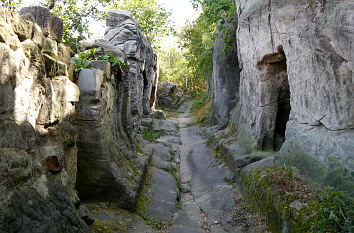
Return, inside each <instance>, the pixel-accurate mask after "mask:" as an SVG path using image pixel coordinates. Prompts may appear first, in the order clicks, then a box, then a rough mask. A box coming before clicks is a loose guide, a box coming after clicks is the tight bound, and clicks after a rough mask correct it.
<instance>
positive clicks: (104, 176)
mask: <svg viewBox="0 0 354 233" xmlns="http://www.w3.org/2000/svg"><path fill="white" fill-rule="evenodd" d="M108 64H109V63H108ZM92 65H93V67H95V66H97V65H98V64H97V63H95V64H92ZM100 66H101V67H102V65H100ZM109 67H110V66H109ZM107 73H110V71H108V72H107V71H106V73H104V72H103V71H102V70H101V69H84V70H82V71H81V72H80V76H79V83H78V85H79V88H80V102H79V104H78V105H77V124H78V128H79V137H78V149H79V152H78V179H77V189H78V192H79V196H80V198H81V199H91V200H92V199H93V200H95V199H98V200H102V199H105V200H110V201H114V202H116V203H118V206H120V207H122V208H125V209H135V206H136V201H137V198H138V195H139V193H140V191H141V190H140V188H141V185H142V182H143V177H144V175H145V169H146V166H147V164H148V159H149V158H148V157H147V156H139V157H138V156H137V155H136V149H135V146H136V143H135V140H134V139H133V138H132V137H133V134H132V133H133V132H132V131H131V130H127V128H129V127H131V126H132V123H131V121H127V119H129V116H131V113H130V111H129V110H130V109H129V105H128V109H126V108H127V106H125V105H124V102H129V100H130V98H129V96H130V95H129V94H128V95H126V93H125V91H124V89H127V90H130V82H129V80H128V79H127V76H126V75H125V74H122V73H120V74H118V75H112V76H111V77H109V76H107V75H106V74H107ZM127 110H128V111H127ZM124 113H125V114H126V115H124Z"/></svg>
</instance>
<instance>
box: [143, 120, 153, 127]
mask: <svg viewBox="0 0 354 233" xmlns="http://www.w3.org/2000/svg"><path fill="white" fill-rule="evenodd" d="M152 125H153V119H152V118H147V117H145V118H142V119H141V126H144V127H147V128H151V127H152Z"/></svg>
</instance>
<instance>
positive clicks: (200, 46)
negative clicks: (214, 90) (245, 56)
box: [179, 17, 216, 94]
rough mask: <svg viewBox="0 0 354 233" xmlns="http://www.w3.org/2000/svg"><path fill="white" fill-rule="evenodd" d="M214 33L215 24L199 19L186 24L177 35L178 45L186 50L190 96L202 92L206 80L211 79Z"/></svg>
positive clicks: (204, 88)
mask: <svg viewBox="0 0 354 233" xmlns="http://www.w3.org/2000/svg"><path fill="white" fill-rule="evenodd" d="M215 31H216V27H215V24H208V23H207V22H206V21H205V19H204V18H201V17H199V18H198V19H197V20H196V21H195V22H193V23H188V24H186V26H185V27H184V28H182V33H181V34H180V35H179V37H180V44H181V46H182V48H184V49H185V50H186V52H185V56H186V59H187V60H188V72H189V73H188V76H189V77H190V78H189V80H190V84H189V92H190V93H192V94H198V93H201V92H204V90H206V87H207V86H206V80H207V79H209V78H210V77H211V73H212V70H213V49H214V40H215Z"/></svg>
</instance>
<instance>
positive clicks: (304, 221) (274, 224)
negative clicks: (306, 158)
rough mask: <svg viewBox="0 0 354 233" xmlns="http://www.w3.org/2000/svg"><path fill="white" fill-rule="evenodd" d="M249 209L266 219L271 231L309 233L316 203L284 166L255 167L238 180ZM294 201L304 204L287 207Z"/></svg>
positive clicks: (307, 189)
mask: <svg viewBox="0 0 354 233" xmlns="http://www.w3.org/2000/svg"><path fill="white" fill-rule="evenodd" d="M242 183H243V187H244V193H245V196H246V198H247V200H248V202H249V204H250V206H251V207H252V208H253V209H255V210H256V211H257V212H259V213H260V214H262V215H263V216H264V217H265V218H266V222H267V226H268V227H269V228H270V230H271V231H272V232H282V231H283V230H284V227H286V228H288V230H289V232H309V231H310V229H311V226H312V225H313V223H314V222H315V219H316V218H317V217H318V216H317V213H318V204H316V203H317V202H316V200H315V194H314V193H313V192H312V190H311V189H310V187H309V186H308V185H307V184H305V183H303V182H302V181H300V180H298V179H296V178H294V177H293V175H292V171H291V170H290V169H286V168H284V167H277V166H273V167H268V168H257V169H253V170H251V171H250V172H249V173H247V174H246V175H245V176H244V177H242ZM295 200H298V201H301V203H306V205H303V206H302V207H301V209H300V210H297V209H295V208H292V207H290V205H291V203H293V202H294V201H295Z"/></svg>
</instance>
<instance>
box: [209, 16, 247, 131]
mask: <svg viewBox="0 0 354 233" xmlns="http://www.w3.org/2000/svg"><path fill="white" fill-rule="evenodd" d="M232 18H233V20H232V23H226V24H224V25H223V26H222V27H223V29H222V30H228V31H230V32H232V33H236V28H237V20H236V15H234V16H233V17H232ZM217 34H218V36H217V38H216V40H215V42H214V51H213V77H212V79H213V81H212V82H213V83H212V84H213V85H212V86H211V87H212V89H211V93H212V103H211V117H210V120H211V123H212V124H220V123H224V124H225V123H226V124H227V122H228V120H229V112H230V110H231V109H232V108H233V107H235V105H236V103H237V101H238V99H239V85H240V68H239V64H238V57H237V46H236V41H235V42H234V43H232V42H231V44H230V42H226V41H224V36H223V34H222V33H221V32H219V31H218V32H217ZM231 36H235V37H236V35H234V34H232V35H230V37H231ZM227 46H229V47H228V48H227V51H225V48H226V47H227Z"/></svg>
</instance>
